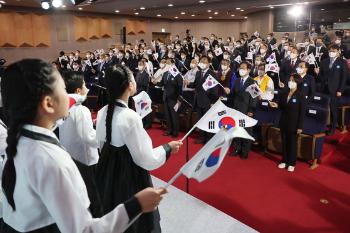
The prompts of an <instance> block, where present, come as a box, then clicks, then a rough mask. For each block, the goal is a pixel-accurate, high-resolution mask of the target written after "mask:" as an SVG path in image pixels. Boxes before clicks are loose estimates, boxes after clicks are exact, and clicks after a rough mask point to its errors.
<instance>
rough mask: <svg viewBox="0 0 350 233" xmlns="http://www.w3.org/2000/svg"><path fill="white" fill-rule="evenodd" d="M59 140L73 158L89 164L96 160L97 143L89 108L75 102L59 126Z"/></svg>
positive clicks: (94, 162) (97, 157)
mask: <svg viewBox="0 0 350 233" xmlns="http://www.w3.org/2000/svg"><path fill="white" fill-rule="evenodd" d="M59 134H60V142H61V144H62V146H64V148H65V149H66V150H67V152H68V153H69V154H70V155H71V156H72V158H73V159H75V160H77V161H79V162H81V163H83V164H85V165H88V166H91V165H94V164H96V163H97V162H98V159H99V156H98V151H97V148H98V143H97V139H96V131H95V129H94V127H93V122H92V118H91V113H90V110H89V109H88V108H87V107H85V106H83V105H81V104H76V105H74V106H72V107H71V108H70V110H69V117H68V118H67V119H66V120H65V121H64V122H63V124H62V125H61V126H60V127H59Z"/></svg>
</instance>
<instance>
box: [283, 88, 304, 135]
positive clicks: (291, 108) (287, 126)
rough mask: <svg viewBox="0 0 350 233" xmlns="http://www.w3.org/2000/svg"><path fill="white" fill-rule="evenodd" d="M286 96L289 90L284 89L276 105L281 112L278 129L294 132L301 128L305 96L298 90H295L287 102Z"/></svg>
mask: <svg viewBox="0 0 350 233" xmlns="http://www.w3.org/2000/svg"><path fill="white" fill-rule="evenodd" d="M288 94H289V88H285V89H283V91H282V92H281V96H280V101H279V104H278V105H279V108H280V110H281V117H280V122H279V127H280V129H281V130H283V131H288V132H296V131H297V129H302V128H303V123H304V115H305V108H306V103H305V102H306V101H305V96H304V95H303V93H302V92H301V91H300V90H297V91H295V92H294V93H293V95H292V96H291V98H290V99H289V101H288V102H287V98H288Z"/></svg>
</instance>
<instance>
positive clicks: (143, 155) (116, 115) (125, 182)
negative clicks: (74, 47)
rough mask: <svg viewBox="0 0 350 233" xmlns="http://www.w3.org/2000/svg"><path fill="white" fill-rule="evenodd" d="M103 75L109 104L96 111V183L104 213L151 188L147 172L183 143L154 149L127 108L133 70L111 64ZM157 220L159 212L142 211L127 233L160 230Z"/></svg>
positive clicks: (148, 232)
mask: <svg viewBox="0 0 350 233" xmlns="http://www.w3.org/2000/svg"><path fill="white" fill-rule="evenodd" d="M105 77H106V87H107V94H108V105H107V106H105V107H104V108H102V109H101V110H100V111H99V112H98V114H97V124H96V137H97V140H98V141H99V144H100V148H102V150H101V156H100V159H99V162H98V164H97V184H98V186H99V191H100V196H101V200H102V202H103V210H104V213H107V212H109V211H110V210H112V209H113V208H115V207H116V206H117V205H118V204H120V203H123V202H124V201H126V200H127V199H129V198H130V197H131V196H133V195H134V194H135V193H137V192H138V191H140V190H141V189H144V188H147V187H152V182H151V177H150V174H149V171H150V170H153V169H157V168H159V167H160V166H162V165H163V164H164V163H165V161H166V160H167V159H168V158H169V156H170V153H171V152H177V151H178V150H179V148H180V146H181V145H182V143H181V142H180V141H172V142H169V143H168V144H164V145H162V146H159V147H157V148H153V145H152V140H151V138H150V137H149V135H148V134H147V132H146V131H145V129H144V128H143V125H142V119H141V117H140V116H139V115H138V114H137V113H136V112H135V111H133V110H131V109H129V108H128V104H127V103H128V100H129V97H130V96H132V95H134V94H135V93H136V90H137V85H136V82H135V79H134V76H133V75H132V72H131V71H130V70H129V69H128V68H126V67H125V66H123V65H112V66H110V67H109V68H108V69H107V70H106V76H105ZM159 220H160V217H159V213H158V211H154V212H153V213H149V214H144V215H142V216H141V217H140V218H139V219H138V220H137V221H136V222H135V223H134V224H133V225H132V226H131V227H130V228H129V230H128V231H127V233H150V232H160V225H159Z"/></svg>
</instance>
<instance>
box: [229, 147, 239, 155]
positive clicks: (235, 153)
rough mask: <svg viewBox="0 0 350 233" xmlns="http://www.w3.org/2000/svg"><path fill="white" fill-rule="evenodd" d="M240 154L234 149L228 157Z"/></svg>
mask: <svg viewBox="0 0 350 233" xmlns="http://www.w3.org/2000/svg"><path fill="white" fill-rule="evenodd" d="M240 153H241V151H240V150H238V149H236V150H234V151H233V152H232V154H230V156H238V155H239V154H240Z"/></svg>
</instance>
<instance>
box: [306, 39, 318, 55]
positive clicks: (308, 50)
mask: <svg viewBox="0 0 350 233" xmlns="http://www.w3.org/2000/svg"><path fill="white" fill-rule="evenodd" d="M304 46H305V47H304V52H305V55H309V54H311V53H313V54H314V55H316V48H315V46H314V45H313V44H311V43H310V38H309V37H306V38H305V39H304Z"/></svg>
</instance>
